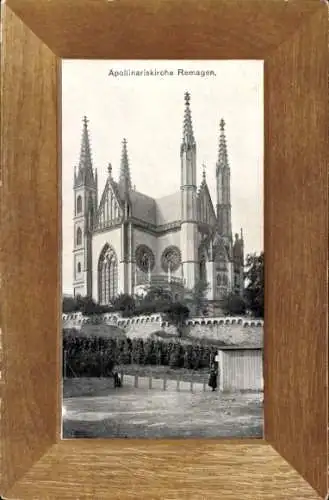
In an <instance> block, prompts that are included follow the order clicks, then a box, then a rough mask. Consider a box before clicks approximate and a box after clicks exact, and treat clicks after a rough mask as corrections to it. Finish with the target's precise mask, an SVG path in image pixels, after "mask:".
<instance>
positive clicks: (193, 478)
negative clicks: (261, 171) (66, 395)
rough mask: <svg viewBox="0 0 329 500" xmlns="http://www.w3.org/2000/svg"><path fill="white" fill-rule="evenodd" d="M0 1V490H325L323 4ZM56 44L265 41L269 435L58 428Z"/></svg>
mask: <svg viewBox="0 0 329 500" xmlns="http://www.w3.org/2000/svg"><path fill="white" fill-rule="evenodd" d="M2 10H3V11H4V12H5V16H4V19H3V20H4V26H5V31H4V35H3V50H2V53H1V57H2V64H1V71H2V82H1V90H2V95H1V97H2V99H1V167H2V169H3V187H2V193H1V276H2V287H1V302H2V311H1V316H2V317H1V321H2V330H3V344H4V377H5V385H4V389H3V392H2V398H3V402H2V405H1V409H2V415H1V417H2V426H1V429H2V440H1V444H2V459H3V467H2V483H1V490H0V493H1V494H2V495H4V496H5V497H6V498H8V499H22V500H25V499H26V500H28V499H32V498H33V499H38V500H39V499H40V500H43V499H57V498H58V499H60V498H70V499H79V500H80V499H85V498H86V499H89V498H90V499H91V498H93V499H94V498H96V499H119V498H120V499H123V500H125V499H128V500H129V499H140V500H144V499H145V500H148V499H149V500H157V499H162V500H169V499H170V500H175V499H177V500H178V499H195V500H197V499H200V500H208V499H212V498H214V499H215V498H216V499H217V498H220V499H223V500H225V499H226V498H227V499H230V498H232V499H233V498H234V499H235V498H238V497H239V496H243V498H246V499H248V500H258V499H259V500H263V499H264V500H266V499H278V500H280V499H282V500H286V499H287V500H289V499H290V498H297V497H298V498H302V499H303V498H305V499H311V500H315V499H317V498H319V495H320V496H321V497H322V498H324V496H325V493H326V491H327V478H326V472H327V459H326V453H327V426H328V395H327V364H328V360H327V357H328V339H327V323H326V322H327V289H326V276H327V256H328V253H327V252H328V244H327V239H328V238H327V235H328V228H327V213H328V206H327V178H326V176H327V172H326V168H327V166H326V161H327V153H328V122H327V119H328V116H329V113H328V95H327V89H326V82H327V70H328V60H327V24H326V23H327V9H326V7H325V5H324V4H320V3H319V2H318V1H317V0H314V1H303V0H299V1H292V2H290V1H289V2H284V1H281V0H263V1H262V2H259V1H257V0H241V1H238V0H230V1H226V0H218V1H217V2H214V1H212V0H204V1H203V2H196V1H195V0H182V1H180V2H178V1H176V2H173V1H172V0H152V1H151V0H148V1H143V2H142V1H141V0H138V1H137V2H134V3H132V2H131V1H130V0H119V1H118V2H115V3H113V4H111V3H108V2H107V1H105V0H93V1H90V0H75V1H74V0H67V1H65V2H64V1H63V0H57V1H56V0H47V1H46V0H34V1H32V0H24V1H23V0H8V1H7V4H6V6H5V7H4V8H3V9H2ZM14 11H15V13H16V14H17V15H19V16H20V17H21V19H22V20H20V19H19V18H18V17H17V15H16V14H15V13H14ZM250 20H252V22H250ZM164 41H165V43H164ZM55 54H56V56H58V57H70V58H77V57H81V58H96V57H97V58H113V59H119V58H125V57H127V58H130V59H134V58H170V59H174V58H184V59H188V58H207V59H210V58H237V59H242V58H253V59H255V58H258V57H260V58H263V57H264V58H265V68H266V74H265V80H266V157H265V181H266V193H265V203H266V213H265V221H266V227H265V231H266V238H265V240H266V242H265V252H266V266H267V267H266V298H267V309H266V332H265V358H266V364H265V434H266V438H267V440H268V441H269V443H270V444H261V442H260V441H258V440H254V441H244V442H243V443H241V442H238V441H234V440H233V441H230V442H228V441H226V440H199V441H193V440H186V441H185V440H184V441H179V440H178V441H148V442H145V441H144V442H141V441H135V440H124V441H118V440H106V441H98V440H97V441H94V440H91V441H89V442H88V441H85V440H83V441H80V440H75V441H63V442H60V420H59V418H60V412H59V373H60V349H59V340H60V300H59V299H60V275H59V248H60V238H61V236H60V227H59V226H60V219H61V217H60V203H59V200H60V196H59V189H60V172H59V171H60V168H59V167H58V165H60V159H59V154H60V146H61V143H60V127H61V123H60V118H61V117H60V111H59V107H58V103H59V101H60V82H59V77H60V70H59V60H58V59H57V57H56V56H55ZM323 79H324V80H325V83H324V81H323ZM270 445H273V446H274V447H275V448H276V449H277V450H278V451H279V453H280V454H282V455H283V456H284V457H285V458H286V459H287V460H289V462H290V464H292V465H288V464H287V463H286V462H285V461H284V460H283V459H282V458H281V457H280V456H279V454H278V453H277V452H275V451H274V449H273V448H272V446H270ZM294 468H296V469H297V470H298V472H299V473H300V474H302V475H303V476H304V477H305V478H306V479H307V480H308V481H309V482H310V483H311V484H312V486H313V487H314V488H315V489H316V491H317V493H315V491H314V490H313V489H312V488H311V487H310V486H309V485H308V484H307V483H306V482H305V481H304V480H303V479H301V477H300V476H299V475H298V474H297V472H295V471H294Z"/></svg>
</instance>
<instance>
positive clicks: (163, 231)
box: [73, 93, 244, 304]
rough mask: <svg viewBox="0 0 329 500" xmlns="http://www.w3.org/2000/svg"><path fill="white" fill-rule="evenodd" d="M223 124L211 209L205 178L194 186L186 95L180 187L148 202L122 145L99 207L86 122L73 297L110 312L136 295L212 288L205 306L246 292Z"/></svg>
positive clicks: (77, 180)
mask: <svg viewBox="0 0 329 500" xmlns="http://www.w3.org/2000/svg"><path fill="white" fill-rule="evenodd" d="M224 126H225V123H224V121H223V120H221V122H220V136H219V146H218V160H217V163H216V184H217V185H216V192H217V204H216V209H215V208H214V204H213V202H212V199H211V196H210V193H209V189H208V185H207V180H206V175H205V171H204V172H203V178H202V182H201V185H200V186H199V187H198V186H197V181H196V176H197V159H196V152H197V145H196V141H195V138H194V133H193V126H192V117H191V106H190V95H189V94H188V93H186V94H185V111H184V119H183V139H182V143H181V148H180V169H181V183H180V186H177V192H175V193H173V194H172V195H169V196H165V197H163V198H161V199H153V198H152V197H150V196H147V195H145V194H143V193H140V192H138V191H136V189H135V188H134V187H133V185H132V182H131V175H130V165H129V161H128V148H127V141H126V140H124V141H123V145H122V157H121V170H120V176H119V179H118V181H116V180H114V178H113V176H112V166H111V164H109V166H108V177H107V181H106V184H105V187H104V189H103V192H102V194H101V196H100V200H98V178H97V171H96V170H95V169H94V168H93V165H92V157H91V148H90V142H89V131H88V121H87V118H84V121H83V133H82V141H81V152H80V161H79V165H78V167H76V168H75V172H74V188H73V192H74V215H73V218H74V241H73V263H74V276H73V290H74V295H75V296H77V295H81V296H91V297H93V298H94V299H95V300H96V301H97V302H98V303H100V304H109V303H110V301H111V300H112V299H113V298H114V297H115V295H117V294H119V293H129V294H135V293H137V292H138V291H139V290H140V287H145V286H150V285H154V286H161V287H167V288H168V289H169V290H171V291H172V289H174V293H175V294H176V295H177V297H178V296H179V291H180V290H184V289H186V288H187V289H192V288H193V287H194V285H195V284H196V283H197V282H198V281H199V280H200V279H203V280H206V281H207V282H208V283H209V290H208V299H209V301H215V302H216V301H219V300H220V298H221V297H222V296H223V295H225V294H227V293H229V292H232V291H234V292H235V293H238V294H239V293H240V294H242V292H243V262H244V250H243V236H242V231H241V234H236V235H235V237H234V239H233V237H232V225H231V194H230V190H231V186H230V167H229V162H228V153H227V146H226V138H225V131H224Z"/></svg>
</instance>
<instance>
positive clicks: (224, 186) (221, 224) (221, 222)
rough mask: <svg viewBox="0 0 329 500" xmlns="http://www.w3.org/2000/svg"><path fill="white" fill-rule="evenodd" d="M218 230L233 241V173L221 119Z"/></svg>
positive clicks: (229, 240)
mask: <svg viewBox="0 0 329 500" xmlns="http://www.w3.org/2000/svg"><path fill="white" fill-rule="evenodd" d="M216 186H217V221H218V230H219V233H220V235H221V236H223V237H224V238H225V239H226V240H227V242H229V243H232V221H231V173H230V167H229V162H228V154H227V144H226V137H225V122H224V120H223V119H221V121H220V136H219V148H218V160H217V164H216Z"/></svg>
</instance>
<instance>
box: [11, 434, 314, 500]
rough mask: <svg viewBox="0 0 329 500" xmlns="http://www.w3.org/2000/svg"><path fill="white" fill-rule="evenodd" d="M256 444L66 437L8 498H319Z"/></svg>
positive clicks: (265, 447)
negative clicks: (73, 438) (87, 439)
mask: <svg viewBox="0 0 329 500" xmlns="http://www.w3.org/2000/svg"><path fill="white" fill-rule="evenodd" d="M255 443H258V444H250V442H248V441H247V442H246V444H241V441H240V442H237V443H236V444H232V443H231V444H226V443H225V441H222V442H218V441H217V442H212V441H211V440H208V441H207V440H201V441H200V440H199V441H189V440H185V441H178V440H176V441H171V442H170V441H166V442H164V441H157V442H156V441H153V442H151V443H149V445H148V444H145V441H144V442H141V441H136V442H135V443H134V442H133V441H130V442H129V443H127V441H126V440H124V441H123V442H122V441H121V440H110V441H108V440H107V441H106V442H105V443H104V441H103V442H101V441H99V440H97V441H95V440H92V441H91V442H90V441H89V442H88V441H86V440H83V441H80V440H74V441H63V442H62V443H61V444H59V445H56V446H54V447H53V448H52V449H51V451H50V452H49V453H48V454H46V455H45V456H44V457H43V458H42V460H41V461H40V462H38V463H37V464H36V465H35V466H34V467H33V468H32V469H31V470H30V471H29V473H28V474H26V475H25V477H24V478H23V479H22V480H21V481H19V482H18V483H16V485H15V487H14V488H13V489H12V490H11V491H10V492H9V498H10V499H15V500H16V499H22V500H30V499H33V500H35V499H38V500H39V499H40V500H41V499H42V500H43V499H53V498H56V499H57V498H62V499H67V500H81V499H90V500H95V499H97V500H103V499H104V500H133V499H134V500H218V499H220V500H222V499H224V500H231V499H232V500H236V499H237V498H240V496H241V498H246V499H248V500H249V499H250V500H290V499H291V500H296V498H298V499H301V500H318V499H319V496H318V495H317V494H316V493H315V492H314V490H313V489H312V488H311V487H310V486H309V485H307V484H306V483H305V482H304V481H303V480H302V479H301V478H300V476H298V474H297V473H296V472H295V471H294V470H293V469H292V468H291V467H289V466H288V465H287V463H286V462H285V461H284V460H283V459H282V458H281V457H280V456H279V455H278V454H277V453H276V452H275V451H274V450H273V449H272V448H271V447H270V446H269V445H266V444H259V442H258V441H255ZM72 471H75V472H74V474H72Z"/></svg>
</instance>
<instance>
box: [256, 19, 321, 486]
mask: <svg viewBox="0 0 329 500" xmlns="http://www.w3.org/2000/svg"><path fill="white" fill-rule="evenodd" d="M323 13H324V12H318V14H316V15H315V16H314V17H313V18H312V20H311V22H309V23H305V24H304V25H303V26H302V27H301V28H300V29H299V30H298V31H297V32H296V33H295V34H294V35H293V37H291V38H290V39H289V40H287V41H286V42H285V43H283V44H282V45H281V46H280V47H279V48H278V49H277V50H276V51H275V52H274V53H273V54H272V55H271V56H270V57H269V58H268V59H267V60H266V62H265V79H266V84H265V103H266V104H265V107H266V115H267V117H266V120H265V122H266V147H265V151H266V157H265V183H266V186H265V197H264V198H265V255H266V265H267V272H266V276H267V280H266V313H265V324H266V332H265V354H264V356H265V364H266V371H265V395H266V396H265V397H266V404H265V437H266V439H267V440H268V442H269V443H271V444H273V446H274V447H275V448H276V449H277V450H278V451H279V452H280V453H281V455H282V456H284V457H285V458H286V459H288V460H289V461H290V463H292V464H293V465H294V467H296V468H297V470H298V471H299V472H300V473H301V474H302V475H303V476H304V477H306V478H307V479H308V481H309V482H310V483H311V484H314V485H317V487H318V488H319V490H320V491H322V494H323V495H324V494H325V489H326V488H325V484H326V476H327V430H326V429H325V425H324V423H325V422H327V421H328V397H327V391H328V387H327V365H328V339H327V309H328V289H327V262H328V186H327V175H328V166H327V161H328V130H329V113H328V106H326V105H324V103H325V102H326V101H327V100H328V83H327V75H328V53H327V52H325V51H320V50H315V49H314V47H319V42H320V39H321V40H323V38H324V36H325V34H326V33H327V30H328V23H327V19H326V16H323ZM321 43H322V42H320V44H321ZM282 68H285V69H284V71H283V70H282ZM321 485H323V486H322V487H321Z"/></svg>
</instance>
